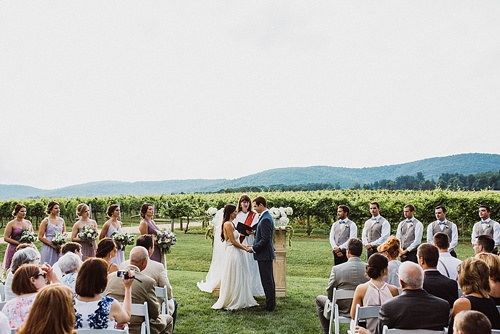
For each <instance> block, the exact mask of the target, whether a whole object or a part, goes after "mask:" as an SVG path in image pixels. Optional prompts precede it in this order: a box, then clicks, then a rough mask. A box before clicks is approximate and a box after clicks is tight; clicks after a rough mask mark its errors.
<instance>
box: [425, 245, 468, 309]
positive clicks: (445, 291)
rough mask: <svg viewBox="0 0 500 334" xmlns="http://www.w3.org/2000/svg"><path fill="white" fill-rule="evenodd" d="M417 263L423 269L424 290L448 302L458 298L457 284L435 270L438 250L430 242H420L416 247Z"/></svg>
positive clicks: (451, 303) (451, 302) (451, 304)
mask: <svg viewBox="0 0 500 334" xmlns="http://www.w3.org/2000/svg"><path fill="white" fill-rule="evenodd" d="M417 259H418V264H419V265H420V267H422V269H423V270H424V290H425V291H427V292H428V293H430V294H431V295H434V296H436V297H439V298H443V299H444V300H446V301H447V302H448V304H450V309H451V308H452V307H453V303H454V302H455V300H457V299H458V285H457V281H454V280H452V279H450V278H448V277H446V276H444V275H441V273H440V272H439V270H437V263H438V260H439V251H438V249H437V247H436V246H434V245H431V244H421V245H420V246H418V249H417Z"/></svg>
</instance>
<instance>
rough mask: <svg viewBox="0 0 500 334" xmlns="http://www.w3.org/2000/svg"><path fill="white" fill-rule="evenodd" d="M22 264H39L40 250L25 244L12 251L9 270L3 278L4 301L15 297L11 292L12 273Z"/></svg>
mask: <svg viewBox="0 0 500 334" xmlns="http://www.w3.org/2000/svg"><path fill="white" fill-rule="evenodd" d="M21 245H27V244H21ZM23 264H36V265H38V264H40V252H38V249H36V248H35V247H30V246H27V247H24V248H22V249H19V250H16V252H15V253H14V256H13V257H12V262H11V264H10V270H9V272H8V274H7V278H6V279H5V301H9V300H11V299H13V298H15V297H16V295H15V294H14V293H13V292H12V279H13V278H14V273H15V272H16V270H17V268H19V267H20V266H21V265H23Z"/></svg>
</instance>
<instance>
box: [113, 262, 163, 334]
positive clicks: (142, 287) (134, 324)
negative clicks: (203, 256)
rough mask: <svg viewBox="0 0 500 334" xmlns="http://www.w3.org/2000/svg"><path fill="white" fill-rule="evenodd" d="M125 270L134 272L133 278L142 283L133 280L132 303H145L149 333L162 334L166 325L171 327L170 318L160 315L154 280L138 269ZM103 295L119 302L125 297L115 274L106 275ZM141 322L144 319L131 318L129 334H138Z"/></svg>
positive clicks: (121, 284) (120, 282) (133, 267)
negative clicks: (106, 282)
mask: <svg viewBox="0 0 500 334" xmlns="http://www.w3.org/2000/svg"><path fill="white" fill-rule="evenodd" d="M127 269H131V270H134V271H135V277H136V278H138V279H139V280H141V281H142V283H141V282H138V281H137V280H134V283H133V284H132V303H134V304H143V303H144V302H145V301H147V302H148V312H149V320H150V327H151V333H152V334H159V333H162V332H163V331H164V330H165V329H166V328H167V325H168V326H171V325H172V317H170V316H169V315H162V314H160V304H159V303H158V299H157V298H156V293H155V286H156V282H155V280H154V279H152V278H151V277H149V276H146V275H144V274H143V273H141V272H140V271H139V268H137V267H136V266H134V265H129V266H128V267H127ZM104 294H105V295H106V296H110V297H113V298H115V299H116V300H118V301H120V302H122V301H123V299H124V297H125V288H124V287H123V283H122V279H121V277H117V276H116V272H114V273H111V274H109V275H108V285H107V286H106V290H105V291H104ZM143 321H144V317H139V316H132V317H131V318H130V326H129V329H130V333H131V334H135V333H137V334H138V333H140V332H141V323H142V322H143Z"/></svg>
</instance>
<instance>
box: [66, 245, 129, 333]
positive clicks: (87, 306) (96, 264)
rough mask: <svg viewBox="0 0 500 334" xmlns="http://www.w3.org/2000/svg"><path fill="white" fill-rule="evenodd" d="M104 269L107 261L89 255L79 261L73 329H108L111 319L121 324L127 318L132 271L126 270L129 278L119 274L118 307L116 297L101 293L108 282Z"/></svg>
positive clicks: (113, 326) (110, 326) (112, 322)
mask: <svg viewBox="0 0 500 334" xmlns="http://www.w3.org/2000/svg"><path fill="white" fill-rule="evenodd" d="M103 240H105V239H103ZM107 268H108V263H107V262H106V261H104V260H103V259H99V258H89V259H87V260H86V261H85V262H84V263H83V264H82V266H81V268H80V271H79V272H78V277H77V278H76V286H75V292H76V294H75V297H74V303H75V304H74V305H75V314H76V319H75V323H74V325H75V329H82V328H91V329H106V328H110V329H112V328H115V322H116V323H120V324H123V323H127V322H128V321H130V314H131V310H132V282H133V281H134V279H133V277H134V273H133V271H130V270H127V274H128V277H130V278H129V279H125V277H122V283H123V286H124V287H125V296H124V299H123V306H121V305H120V303H119V302H118V301H117V300H116V299H114V298H112V297H108V296H104V297H103V296H102V293H103V292H104V290H105V289H106V285H107V284H108V270H107Z"/></svg>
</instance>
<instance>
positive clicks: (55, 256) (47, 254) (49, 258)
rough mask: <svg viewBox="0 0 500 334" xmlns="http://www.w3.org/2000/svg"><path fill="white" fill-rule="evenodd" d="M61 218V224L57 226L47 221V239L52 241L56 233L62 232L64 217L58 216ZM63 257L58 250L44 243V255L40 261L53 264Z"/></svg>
mask: <svg viewBox="0 0 500 334" xmlns="http://www.w3.org/2000/svg"><path fill="white" fill-rule="evenodd" d="M57 219H59V225H58V226H56V225H54V224H52V223H51V222H50V220H49V221H48V223H47V228H46V230H45V238H47V240H49V241H52V238H54V237H55V235H56V233H58V232H59V233H62V228H63V224H64V223H63V219H62V218H61V217H57ZM60 257H61V253H60V252H58V251H56V250H55V249H54V248H52V247H50V246H47V245H46V244H42V256H41V259H40V263H45V262H47V263H48V264H50V265H51V266H52V265H54V263H56V262H57V261H58V260H59V258H60Z"/></svg>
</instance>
